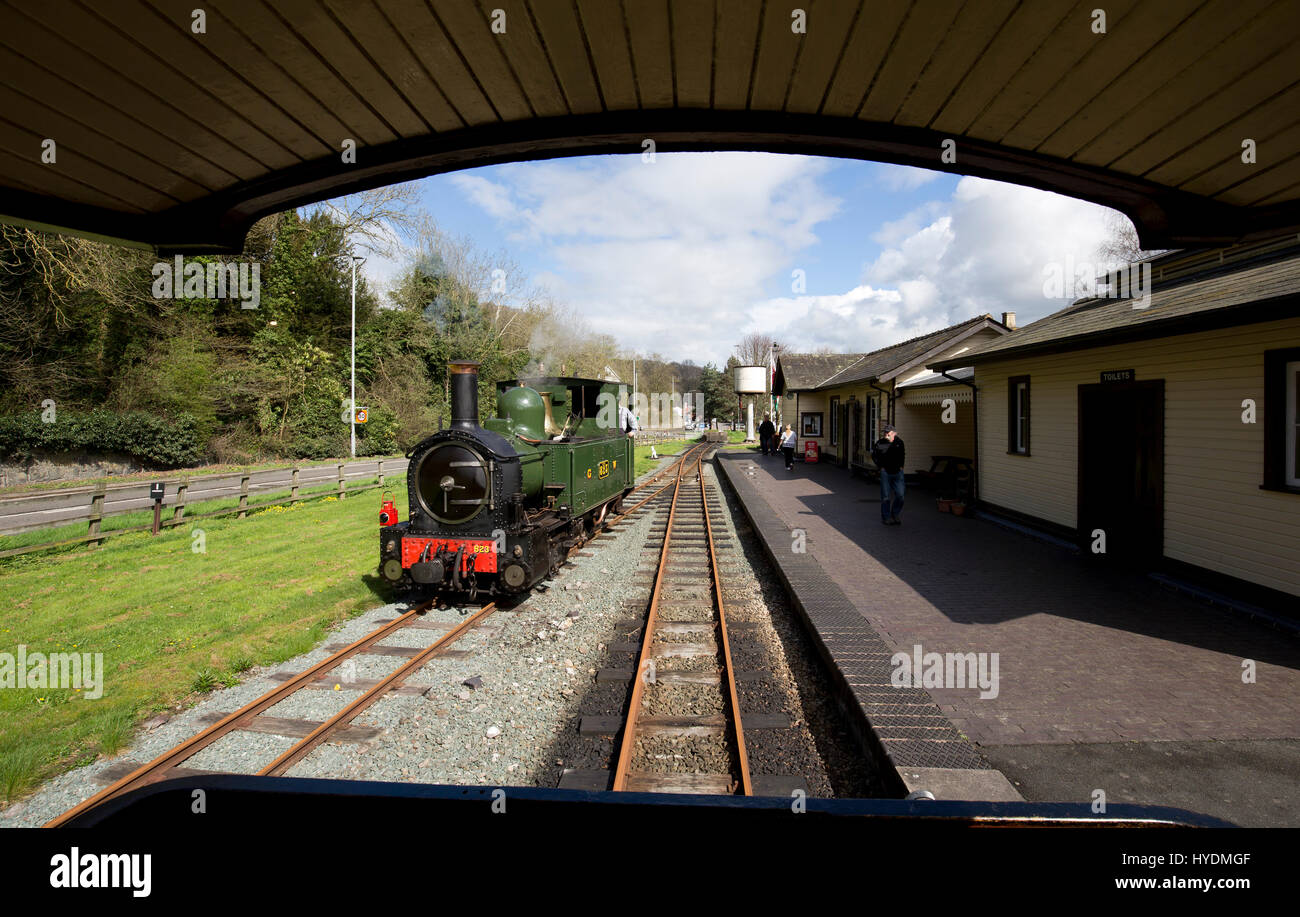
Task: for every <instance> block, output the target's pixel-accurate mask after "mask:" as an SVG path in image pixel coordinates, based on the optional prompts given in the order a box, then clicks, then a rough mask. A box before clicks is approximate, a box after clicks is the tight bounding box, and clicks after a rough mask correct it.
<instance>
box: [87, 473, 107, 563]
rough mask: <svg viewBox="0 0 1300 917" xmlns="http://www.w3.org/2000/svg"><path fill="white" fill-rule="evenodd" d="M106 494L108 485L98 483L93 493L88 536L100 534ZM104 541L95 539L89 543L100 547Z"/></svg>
mask: <svg viewBox="0 0 1300 917" xmlns="http://www.w3.org/2000/svg"><path fill="white" fill-rule="evenodd" d="M106 493H108V485H107V484H106V483H105V482H103V481H100V482H99V483H97V484H96V485H95V489H94V491H93V492H92V493H91V497H90V528H89V529H88V530H87V532H86V534H87V535H98V534H99V522H100V520H101V519H103V518H104V495H105V494H106ZM103 541H104V539H102V538H94V539H92V540H91V541H90V542H89V544H92V545H94V546H95V547H99V545H101V544H102V543H103Z"/></svg>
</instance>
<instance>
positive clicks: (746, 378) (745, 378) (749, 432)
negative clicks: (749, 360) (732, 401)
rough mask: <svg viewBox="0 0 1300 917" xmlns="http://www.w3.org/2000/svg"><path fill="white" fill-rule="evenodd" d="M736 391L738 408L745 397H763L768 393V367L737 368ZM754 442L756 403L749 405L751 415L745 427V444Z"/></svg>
mask: <svg viewBox="0 0 1300 917" xmlns="http://www.w3.org/2000/svg"><path fill="white" fill-rule="evenodd" d="M734 380H735V382H734V387H735V389H736V406H737V407H739V406H740V402H741V399H742V396H744V395H762V394H764V393H765V392H766V391H767V367H766V366H737V367H736V369H735V376H734ZM753 441H754V402H753V401H751V402H750V403H749V414H748V416H747V419H746V426H745V442H747V443H752V442H753Z"/></svg>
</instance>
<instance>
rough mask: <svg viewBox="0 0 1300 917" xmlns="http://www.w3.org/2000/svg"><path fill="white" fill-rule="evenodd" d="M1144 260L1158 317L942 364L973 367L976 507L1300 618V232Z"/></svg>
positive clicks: (1079, 315) (1046, 334) (1104, 318)
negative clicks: (1299, 603) (1299, 599)
mask: <svg viewBox="0 0 1300 917" xmlns="http://www.w3.org/2000/svg"><path fill="white" fill-rule="evenodd" d="M1146 263H1147V264H1149V265H1150V270H1151V281H1152V282H1151V286H1150V288H1149V290H1148V291H1147V293H1146V294H1144V297H1143V298H1144V299H1146V297H1147V296H1149V299H1146V305H1145V307H1143V305H1142V303H1140V302H1138V301H1137V299H1136V298H1134V297H1133V296H1132V295H1130V297H1129V298H1120V297H1115V298H1110V297H1101V296H1099V297H1095V298H1090V299H1086V300H1081V301H1078V302H1076V303H1074V304H1072V305H1071V306H1069V307H1067V308H1065V309H1063V310H1061V311H1059V312H1057V313H1055V314H1053V315H1049V316H1048V317H1046V318H1044V319H1041V320H1040V321H1037V322H1034V323H1033V324H1030V325H1027V326H1025V327H1023V328H1021V329H1019V330H1017V331H1015V332H1014V333H1012V334H1007V335H1002V336H998V337H996V338H993V339H988V340H985V341H984V342H983V343H982V344H981V346H979V347H978V348H973V349H971V350H969V351H966V352H964V353H960V354H945V355H944V356H941V357H938V358H934V359H931V360H929V362H928V363H927V365H928V366H929V368H930V369H932V370H935V371H947V372H949V373H953V374H955V373H956V370H957V369H958V368H960V367H971V366H973V367H974V383H975V400H976V411H975V417H976V424H975V426H976V428H977V430H978V455H977V463H976V480H975V488H976V493H977V498H978V503H979V505H980V506H981V507H982V508H985V509H991V510H993V511H995V512H998V513H1000V514H1003V515H1005V516H1008V517H1011V518H1012V519H1016V520H1019V521H1021V522H1025V523H1030V524H1032V525H1034V526H1037V527H1039V528H1043V529H1047V530H1049V531H1052V532H1055V533H1057V534H1059V535H1063V536H1065V537H1067V538H1069V539H1071V540H1073V541H1076V542H1077V543H1078V544H1079V545H1080V546H1081V548H1082V549H1083V550H1084V551H1085V552H1088V553H1093V554H1095V553H1097V552H1096V551H1095V547H1096V546H1097V545H1099V544H1101V542H1099V541H1098V539H1097V533H1099V532H1100V533H1102V535H1103V536H1104V539H1105V540H1104V547H1105V555H1106V556H1107V557H1108V558H1112V559H1115V560H1119V561H1127V562H1131V563H1133V564H1135V565H1138V566H1141V567H1143V568H1146V569H1153V568H1155V569H1160V570H1164V571H1166V572H1167V573H1169V574H1171V575H1175V576H1179V577H1182V578H1191V579H1193V580H1197V581H1200V582H1201V583H1202V584H1203V585H1204V586H1205V587H1208V588H1210V589H1217V590H1218V591H1221V592H1224V593H1225V594H1229V595H1231V596H1233V597H1235V598H1238V599H1244V600H1252V599H1259V600H1263V601H1264V603H1265V604H1267V605H1269V606H1270V607H1274V606H1276V605H1281V606H1282V607H1283V608H1290V609H1292V611H1293V612H1294V609H1295V608H1296V603H1295V597H1296V596H1300V445H1298V443H1297V440H1298V439H1300V437H1298V435H1297V434H1298V432H1300V415H1298V414H1297V405H1298V404H1300V392H1298V391H1297V385H1298V382H1300V236H1295V235H1290V236H1287V237H1284V238H1281V239H1277V238H1275V239H1272V240H1268V241H1262V242H1256V243H1253V244H1241V245H1233V246H1229V247H1223V248H1214V249H1205V250H1197V251H1174V252H1169V253H1165V254H1162V255H1160V256H1157V257H1155V258H1152V259H1149V261H1148V262H1146ZM1114 288H1115V285H1114V284H1112V289H1114ZM1129 292H1130V294H1132V293H1133V292H1134V291H1133V290H1132V289H1130V291H1129ZM899 426H902V424H901V423H900V424H899ZM910 447H911V442H910V440H909V450H910Z"/></svg>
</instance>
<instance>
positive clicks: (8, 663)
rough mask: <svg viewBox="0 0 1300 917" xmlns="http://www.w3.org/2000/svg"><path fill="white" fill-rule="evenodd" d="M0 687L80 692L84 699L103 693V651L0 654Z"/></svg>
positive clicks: (21, 649) (20, 649)
mask: <svg viewBox="0 0 1300 917" xmlns="http://www.w3.org/2000/svg"><path fill="white" fill-rule="evenodd" d="M0 688H17V689H18V690H20V691H21V690H43V689H51V688H57V689H62V690H69V691H71V690H75V691H80V692H81V696H82V697H84V698H86V699H88V700H98V699H99V698H100V697H102V696H103V695H104V654H103V653H40V652H36V653H29V652H27V647H26V646H25V645H23V644H19V645H18V652H17V653H16V654H15V653H0Z"/></svg>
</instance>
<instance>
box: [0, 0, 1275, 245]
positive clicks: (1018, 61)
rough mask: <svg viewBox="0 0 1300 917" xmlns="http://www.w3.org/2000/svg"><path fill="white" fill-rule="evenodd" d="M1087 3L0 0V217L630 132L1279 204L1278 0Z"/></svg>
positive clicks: (131, 232)
mask: <svg viewBox="0 0 1300 917" xmlns="http://www.w3.org/2000/svg"><path fill="white" fill-rule="evenodd" d="M1098 6H1101V5H1100V4H1097V3H1095V2H1093V0H1087V2H1079V3H1073V2H1068V0H1032V2H1030V0H967V2H962V0H921V2H916V3H907V2H903V0H875V2H871V3H862V4H859V3H856V2H848V0H790V2H788V3H778V2H775V0H486V2H475V0H211V2H209V0H183V2H182V0H115V2H113V3H99V2H91V0H9V2H2V0H0V220H4V221H7V222H13V223H22V224H26V225H31V226H38V227H41V228H46V229H57V230H60V231H68V232H75V233H79V234H83V235H92V236H99V237H104V238H109V239H113V240H118V241H123V242H128V243H132V244H141V245H147V246H153V247H155V248H157V249H158V250H159V251H162V252H172V251H176V252H184V251H188V252H200V251H209V252H237V251H239V250H240V249H241V248H242V244H243V239H244V235H245V233H246V232H247V230H248V228H249V227H250V226H251V225H252V223H253V222H254V221H255V220H256V219H257V218H259V217H261V216H263V215H265V214H268V213H273V212H276V211H280V210H284V209H287V208H290V207H294V206H298V205H302V204H305V203H309V202H312V201H317V200H322V199H325V198H329V197H334V196H337V195H340V194H343V193H346V192H350V191H356V190H360V189H364V188H369V187H374V186H378V185H384V184H389V183H392V182H397V181H404V180H409V179H413V178H418V177H421V176H425V175H430V174H433V173H437V172H446V171H450V170H454V169H462V168H467V167H472V166H479V165H485V164H489V163H497V162H506V161H512V160H528V159H542V158H549V157H556V156H573V155H580V154H590V153H641V152H642V150H643V142H644V141H645V140H647V139H649V140H653V141H654V143H655V145H656V148H657V151H658V152H668V151H673V150H718V149H739V150H768V151H778V152H799V153H811V154H821V155H829V156H845V157H856V158H862V159H871V160H879V161H885V162H895V163H905V164H910V165H915V166H921V167H924V168H929V169H938V170H944V171H951V172H959V173H962V174H970V175H982V176H986V177H990V178H996V179H1001V180H1005V181H1011V182H1017V183H1020V184H1024V185H1031V186H1034V187H1038V188H1044V189H1048V190H1052V191H1057V192H1060V193H1063V194H1068V195H1071V196H1074V197H1078V198H1082V199H1086V200H1091V201H1096V202H1098V203H1101V204H1105V205H1107V206H1110V207H1114V208H1116V209H1118V210H1121V211H1123V212H1124V213H1126V214H1128V215H1129V216H1130V217H1131V218H1132V219H1133V221H1134V223H1135V224H1136V226H1137V227H1138V230H1139V233H1140V235H1141V238H1142V241H1143V244H1144V246H1145V247H1147V248H1156V247H1161V248H1167V247H1195V246H1201V245H1208V244H1219V243H1224V242H1230V241H1235V240H1238V239H1241V238H1245V237H1249V236H1252V235H1258V234H1261V233H1266V232H1270V231H1277V230H1291V229H1300V202H1298V197H1300V157H1297V155H1296V150H1297V144H1298V143H1300V70H1298V68H1297V67H1296V65H1295V61H1296V60H1298V59H1300V3H1296V2H1294V0H1274V2H1270V0H1160V2H1140V0H1110V2H1108V3H1106V4H1105V5H1104V7H1105V13H1106V17H1107V18H1106V22H1105V32H1104V34H1101V33H1099V32H1097V31H1095V20H1094V18H1093V13H1092V11H1093V10H1094V9H1095V8H1097V7H1098ZM196 7H200V8H202V10H203V11H204V15H205V21H204V22H203V26H204V30H203V31H200V32H196V28H197V23H196V21H195V20H194V18H193V15H192V14H193V11H194V10H195V8H196ZM494 10H500V11H501V13H498V14H495V15H494V12H493V11H494ZM795 10H802V11H803V14H804V23H805V31H803V32H799V31H797V27H798V25H799V20H798V18H797V17H798V16H799V14H798V13H797V12H795ZM502 14H503V15H502ZM494 25H495V30H494ZM502 26H504V32H502V31H500V29H501V28H502ZM349 139H350V140H353V141H355V144H356V156H355V163H345V162H344V161H343V155H342V148H343V145H344V142H345V140H349ZM47 140H53V141H54V147H53V149H54V153H55V156H54V161H53V162H47V161H44V160H43V153H45V152H46V151H47V150H48V149H49V144H47V143H46V142H45V141H47ZM945 140H952V141H955V147H954V151H955V154H956V161H955V162H952V163H945V162H943V161H941V153H942V145H943V142H944V141H945ZM1247 140H1250V141H1253V142H1254V145H1255V150H1256V154H1255V155H1256V161H1255V162H1253V163H1246V162H1243V161H1242V152H1243V143H1244V142H1245V141H1247ZM45 158H48V153H46V157H45Z"/></svg>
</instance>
